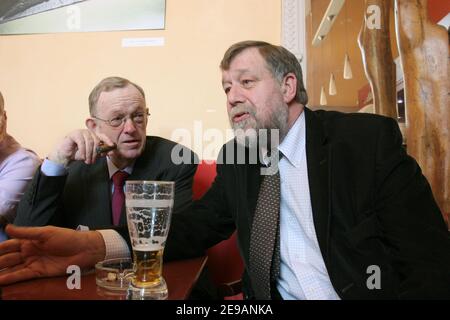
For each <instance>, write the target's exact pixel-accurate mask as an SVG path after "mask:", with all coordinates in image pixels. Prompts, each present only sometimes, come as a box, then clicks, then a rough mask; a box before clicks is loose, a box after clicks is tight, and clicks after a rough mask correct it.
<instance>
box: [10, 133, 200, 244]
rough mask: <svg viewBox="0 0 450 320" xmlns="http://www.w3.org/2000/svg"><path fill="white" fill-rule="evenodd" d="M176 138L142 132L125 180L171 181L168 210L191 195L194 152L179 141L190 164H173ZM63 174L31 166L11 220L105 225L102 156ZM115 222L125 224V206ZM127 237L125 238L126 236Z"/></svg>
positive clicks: (107, 206)
mask: <svg viewBox="0 0 450 320" xmlns="http://www.w3.org/2000/svg"><path fill="white" fill-rule="evenodd" d="M176 145H177V144H176V143H174V142H172V141H169V140H166V139H163V138H160V137H153V136H152V137H147V142H146V146H145V149H144V151H143V153H142V155H141V156H140V157H139V158H138V159H137V160H136V162H135V164H134V168H133V172H132V174H131V175H130V176H129V177H128V180H165V181H175V202H174V213H175V212H178V211H182V210H184V209H185V208H186V207H187V206H189V204H190V203H191V201H192V181H193V177H194V174H195V170H196V167H197V166H196V164H194V163H197V162H195V161H194V154H193V153H192V152H191V151H190V150H189V149H187V148H184V147H181V146H179V145H178V147H180V150H181V151H180V152H181V154H183V155H185V156H186V155H188V156H187V157H186V159H191V162H190V163H191V164H180V165H175V164H174V163H173V162H172V161H171V153H172V149H173V147H174V146H176ZM68 171H69V173H68V175H65V176H61V177H47V176H45V175H44V174H43V173H42V172H41V170H37V172H36V174H35V176H34V178H33V180H32V182H31V183H30V186H29V188H28V190H27V191H26V193H25V195H24V196H23V198H22V200H21V202H20V204H19V207H18V210H17V216H16V219H15V221H14V223H15V224H16V225H21V226H43V225H47V224H52V225H56V226H61V227H68V228H76V227H77V226H78V225H80V224H81V225H85V226H88V227H90V228H96V229H98V228H107V227H111V225H112V213H111V183H110V178H109V173H108V166H107V163H106V158H100V159H98V160H97V161H96V162H95V163H94V164H92V165H86V164H85V163H84V162H82V161H75V162H73V163H72V164H71V165H70V166H69V170H68ZM120 224H121V225H126V215H125V210H124V209H123V211H122V216H121V219H120ZM126 239H127V240H128V238H126Z"/></svg>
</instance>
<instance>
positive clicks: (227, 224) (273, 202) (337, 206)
mask: <svg viewBox="0 0 450 320" xmlns="http://www.w3.org/2000/svg"><path fill="white" fill-rule="evenodd" d="M221 71H222V86H223V90H224V92H225V94H226V97H227V110H228V115H229V118H230V122H231V124H232V127H233V129H235V135H236V138H235V139H233V140H231V141H230V142H228V143H227V144H226V145H224V147H223V149H222V151H221V154H220V155H219V158H218V164H217V176H216V178H215V181H214V183H213V184H212V186H211V188H210V189H209V190H208V192H207V193H206V194H205V195H204V196H203V198H202V199H200V200H199V201H197V202H194V204H193V207H192V208H190V210H187V211H185V212H184V213H182V214H179V215H176V216H174V217H173V220H172V224H171V231H170V233H169V236H168V239H167V243H166V248H165V251H164V254H165V258H178V259H180V258H185V257H189V256H193V255H196V254H197V255H198V254H200V252H201V251H202V250H204V248H207V247H210V246H212V245H214V244H216V243H218V242H219V241H221V240H223V239H226V238H227V237H229V236H230V235H231V234H232V233H233V231H234V230H237V236H238V245H239V248H240V252H241V255H242V258H243V260H244V265H245V271H244V275H243V292H244V297H245V298H247V299H289V300H290V299H298V300H309V299H312V300H339V299H413V298H414V299H421V298H422V299H423V298H441V299H443V298H446V299H448V298H449V297H450V272H449V270H450V236H449V233H448V231H447V227H446V225H445V223H444V220H443V218H442V215H441V212H440V211H439V208H438V207H437V205H436V202H435V200H434V198H433V194H432V192H431V188H430V186H429V184H428V182H427V180H426V179H425V177H424V176H423V175H422V173H421V170H420V167H419V166H418V165H417V163H416V161H415V160H414V159H413V158H411V157H410V156H408V154H407V153H406V152H405V150H404V148H403V147H402V137H401V134H400V130H399V128H398V125H397V123H396V122H395V121H394V120H393V119H390V118H386V117H382V116H377V115H366V114H345V113H340V112H332V111H323V110H318V111H312V110H310V109H309V108H308V107H307V106H306V104H307V100H308V97H307V94H306V90H305V88H304V85H303V80H302V73H301V67H300V64H299V62H298V60H297V59H296V57H295V56H294V55H293V54H292V53H291V52H289V51H288V50H286V49H285V48H283V47H280V46H275V45H271V44H269V43H266V42H261V41H244V42H240V43H236V44H234V45H232V46H231V47H230V48H229V49H228V50H227V52H226V53H225V55H224V58H223V60H222V63H221ZM272 129H274V130H275V131H274V134H275V133H276V132H277V131H278V135H279V137H280V139H279V142H280V143H279V144H277V143H275V144H272V145H267V144H265V143H262V142H263V140H262V139H261V140H260V139H259V138H260V135H259V132H258V131H260V130H272ZM261 137H262V138H264V135H262V136H261ZM266 137H267V136H266ZM270 141H272V139H270ZM240 145H244V146H245V152H246V153H250V152H251V151H252V150H253V149H256V150H257V151H258V153H259V163H251V162H250V161H248V160H249V158H248V157H247V156H246V157H245V160H247V163H242V162H238V161H236V159H237V158H238V155H236V152H235V150H236V149H237V150H239V146H240ZM264 147H265V148H264ZM228 154H232V155H233V157H228V156H227V155H228ZM269 154H270V155H269ZM277 155H279V157H278V158H279V159H280V160H279V162H277V161H276V159H277ZM224 159H226V161H225V163H224V162H223V160H224ZM229 159H231V160H232V161H229ZM272 160H273V162H272ZM273 166H275V168H276V169H278V170H274V171H272V172H270V173H271V174H262V173H263V171H262V169H265V168H267V167H273ZM264 172H265V173H269V172H268V170H265V171H264ZM7 232H8V233H9V235H10V236H11V237H15V239H12V240H10V241H8V242H5V243H4V244H0V269H1V268H6V269H5V270H4V271H3V272H2V273H0V285H2V284H7V283H11V282H14V281H19V280H23V279H29V278H32V277H36V276H40V277H42V276H53V275H60V274H64V272H65V267H67V265H68V264H69V263H70V262H74V261H76V264H78V265H80V266H83V267H89V266H92V265H93V263H95V260H96V259H98V258H99V257H101V256H103V255H104V254H105V252H108V251H109V250H111V249H110V244H109V243H108V242H103V241H102V239H101V237H99V235H98V234H93V233H86V234H81V235H80V233H78V234H76V233H75V232H71V231H69V230H67V229H57V228H55V227H44V228H19V227H16V226H10V227H8V228H7ZM64 238H66V239H71V240H72V241H71V246H70V248H68V247H67V246H64V245H62V244H61V243H60V242H61V240H62V239H64ZM34 240H39V241H38V243H39V246H38V247H36V246H33V245H34V243H36V241H34ZM58 240H59V241H58ZM72 244H73V245H72ZM43 266H45V268H43Z"/></svg>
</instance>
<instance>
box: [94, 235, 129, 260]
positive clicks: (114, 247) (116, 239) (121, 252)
mask: <svg viewBox="0 0 450 320" xmlns="http://www.w3.org/2000/svg"><path fill="white" fill-rule="evenodd" d="M97 231H98V232H100V234H101V235H102V237H103V241H105V248H106V254H105V260H109V259H118V258H129V257H130V249H128V245H127V242H126V241H125V239H124V238H122V236H121V235H120V234H119V233H118V232H117V231H115V230H111V229H104V230H97Z"/></svg>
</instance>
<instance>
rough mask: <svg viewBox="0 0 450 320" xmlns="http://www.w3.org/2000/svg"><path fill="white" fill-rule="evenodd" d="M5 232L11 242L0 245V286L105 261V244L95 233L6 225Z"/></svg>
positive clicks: (50, 227)
mask: <svg viewBox="0 0 450 320" xmlns="http://www.w3.org/2000/svg"><path fill="white" fill-rule="evenodd" d="M6 233H7V234H8V235H9V236H10V237H12V238H14V239H11V240H7V241H5V242H2V243H0V286H4V285H7V284H11V283H14V282H18V281H24V280H28V279H33V278H43V277H53V276H60V275H65V274H66V269H67V267H68V266H70V265H77V266H79V267H80V268H81V269H87V268H92V267H93V266H94V265H95V263H97V262H98V261H101V260H103V259H104V258H105V243H104V240H103V237H102V235H101V234H100V233H99V232H97V231H75V230H71V229H65V228H58V227H53V226H46V227H16V226H13V225H8V226H7V227H6Z"/></svg>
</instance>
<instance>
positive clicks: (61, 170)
mask: <svg viewBox="0 0 450 320" xmlns="http://www.w3.org/2000/svg"><path fill="white" fill-rule="evenodd" d="M41 172H42V173H43V174H45V175H46V176H47V177H60V176H64V175H66V174H67V169H66V168H65V167H64V166H63V165H61V164H59V163H56V162H53V161H51V160H48V159H44V162H43V163H42V166H41Z"/></svg>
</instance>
